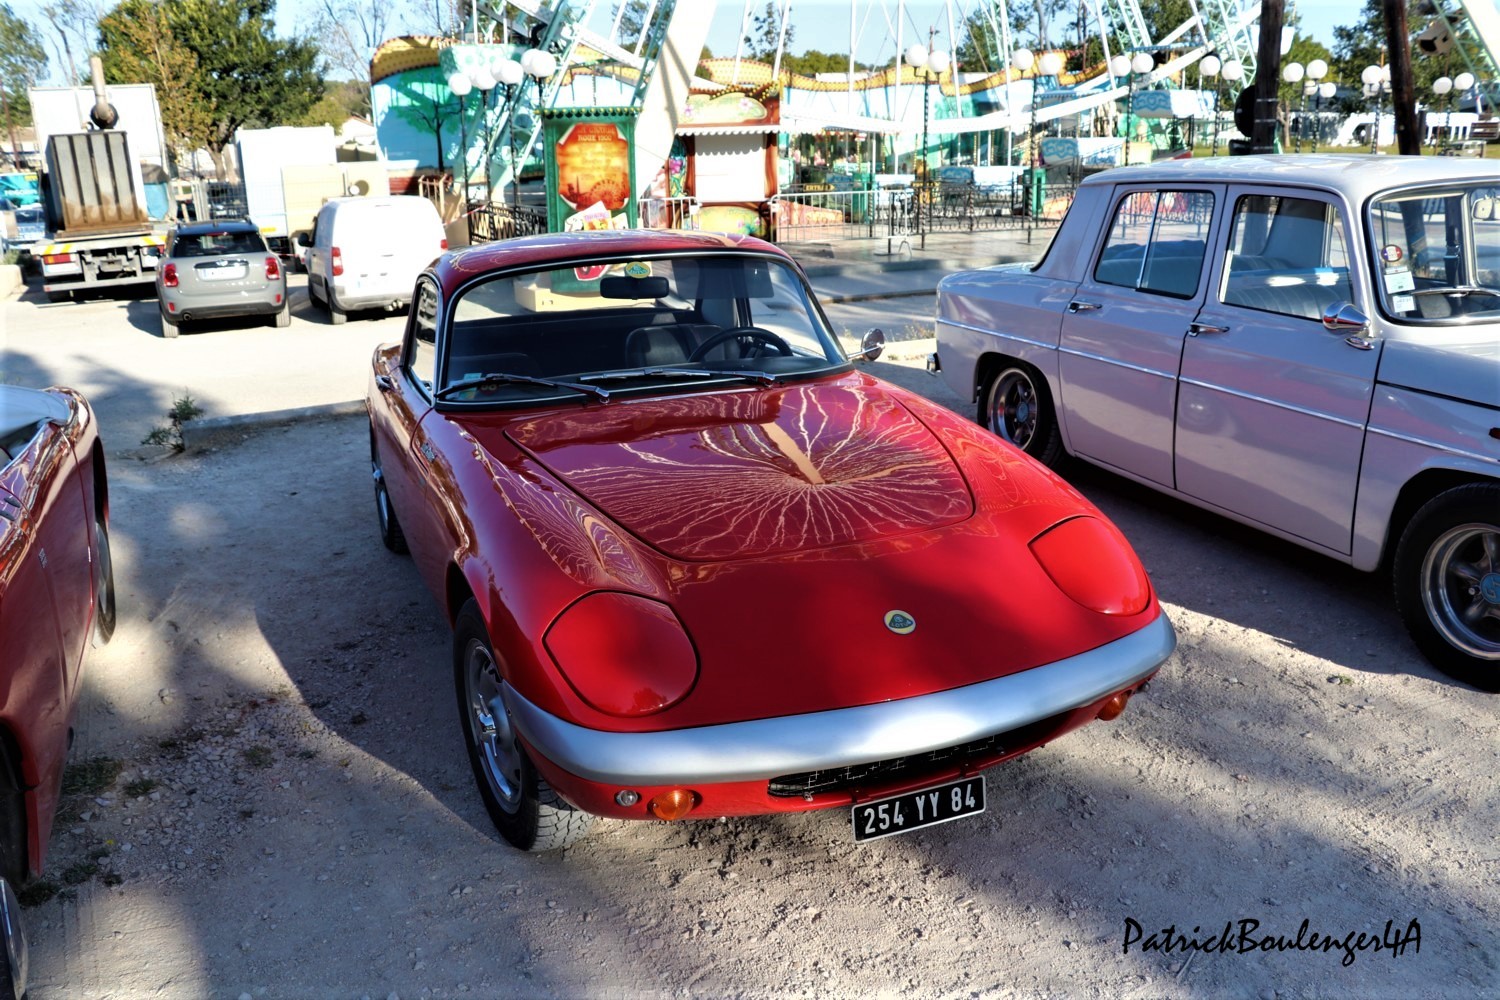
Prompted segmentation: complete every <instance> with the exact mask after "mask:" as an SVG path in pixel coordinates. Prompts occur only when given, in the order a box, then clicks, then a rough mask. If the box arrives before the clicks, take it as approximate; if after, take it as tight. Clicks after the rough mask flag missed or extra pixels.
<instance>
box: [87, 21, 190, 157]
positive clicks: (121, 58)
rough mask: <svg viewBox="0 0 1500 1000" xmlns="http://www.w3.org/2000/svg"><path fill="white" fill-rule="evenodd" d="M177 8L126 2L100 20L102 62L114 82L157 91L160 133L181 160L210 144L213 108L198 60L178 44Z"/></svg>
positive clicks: (106, 77)
mask: <svg viewBox="0 0 1500 1000" xmlns="http://www.w3.org/2000/svg"><path fill="white" fill-rule="evenodd" d="M174 11H175V8H173V7H172V6H171V5H169V4H164V3H162V4H158V3H153V2H151V0H124V2H123V3H121V4H120V5H119V6H118V7H116V8H115V9H114V10H112V11H110V12H109V13H108V14H107V15H105V16H104V17H103V18H101V19H100V21H99V41H100V47H101V50H102V52H101V56H100V58H101V59H102V60H103V62H104V77H105V79H106V80H107V81H110V82H112V83H149V84H152V85H153V86H155V87H156V99H157V105H158V106H159V107H160V108H161V123H162V131H163V132H165V133H166V139H167V144H168V145H169V146H171V147H172V151H173V154H174V155H175V156H176V157H177V159H178V160H179V161H180V160H183V159H186V158H188V157H191V156H192V154H193V152H194V151H195V150H197V149H200V148H201V147H203V146H204V145H206V144H207V143H208V139H209V135H210V132H211V130H212V126H213V111H214V108H213V105H212V103H211V102H210V101H209V100H208V99H207V98H206V97H205V96H204V95H203V93H202V91H201V87H199V85H198V81H199V77H200V75H201V74H200V73H199V66H198V57H197V55H196V54H195V53H193V52H192V51H191V50H190V49H188V48H187V47H186V46H185V45H183V44H182V42H181V41H180V40H179V39H178V37H177V35H176V33H175V32H174V30H173V24H172V21H171V16H172V14H173V13H174Z"/></svg>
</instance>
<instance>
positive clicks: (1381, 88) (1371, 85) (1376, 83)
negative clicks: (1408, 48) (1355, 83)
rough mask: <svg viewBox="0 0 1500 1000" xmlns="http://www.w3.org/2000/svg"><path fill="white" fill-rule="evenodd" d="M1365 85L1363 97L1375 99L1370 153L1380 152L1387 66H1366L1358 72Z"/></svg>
mask: <svg viewBox="0 0 1500 1000" xmlns="http://www.w3.org/2000/svg"><path fill="white" fill-rule="evenodd" d="M1359 78H1360V80H1361V81H1363V82H1364V85H1365V97H1367V98H1371V99H1373V100H1374V101H1375V124H1374V125H1372V126H1370V155H1372V156H1373V155H1375V154H1377V153H1379V152H1380V119H1381V116H1382V115H1383V114H1384V106H1383V98H1384V96H1385V92H1386V90H1388V89H1389V88H1390V85H1391V70H1390V67H1388V66H1366V67H1365V68H1364V70H1363V71H1362V72H1361V73H1360V74H1359Z"/></svg>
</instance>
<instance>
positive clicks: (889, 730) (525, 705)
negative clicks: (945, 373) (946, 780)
mask: <svg viewBox="0 0 1500 1000" xmlns="http://www.w3.org/2000/svg"><path fill="white" fill-rule="evenodd" d="M1176 647H1177V634H1176V632H1174V631H1173V629H1172V623H1171V622H1170V621H1168V620H1167V615H1166V612H1165V611H1163V612H1162V613H1161V614H1160V615H1158V616H1157V619H1156V620H1155V621H1153V622H1152V623H1151V624H1150V625H1147V626H1146V627H1145V628H1143V629H1141V630H1140V631H1138V632H1132V633H1131V634H1130V635H1127V636H1125V637H1124V638H1123V639H1116V640H1115V641H1114V642H1111V643H1108V644H1107V645H1104V646H1100V647H1099V648H1097V649H1091V650H1089V651H1088V652H1087V653H1080V654H1078V655H1077V656H1070V657H1068V658H1067V659H1065V660H1058V661H1057V662H1056V663H1049V664H1047V665H1045V666H1041V667H1034V668H1032V669H1030V670H1023V671H1021V672H1020V673H1016V674H1010V675H1009V676H1006V677H997V678H995V679H994V680H990V681H982V682H980V683H978V684H970V685H967V686H965V687H961V688H954V689H953V690H950V691H938V692H935V693H933V694H925V695H919V696H917V697H914V698H905V699H902V700H901V701H889V702H881V703H879V704H875V705H859V706H856V707H854V708H840V709H834V710H832V711H827V712H812V713H808V714H806V715H791V716H783V717H780V718H774V719H756V720H753V721H750V722H731V723H725V724H723V725H717V726H699V727H696V728H693V729H673V730H667V731H664V732H655V733H612V732H604V731H601V730H597V729H585V728H584V727H582V726H577V725H574V724H573V723H571V722H566V721H564V720H562V719H559V718H558V717H557V716H555V715H552V714H551V713H549V712H546V711H544V710H542V709H541V708H538V707H537V706H536V705H533V704H532V703H531V702H529V701H527V700H526V699H525V698H524V697H522V696H521V695H520V694H518V693H517V692H516V690H515V689H514V688H512V687H510V686H509V685H505V686H504V687H503V696H504V698H505V704H506V706H507V707H508V708H509V709H510V714H511V717H512V718H513V719H514V720H515V724H516V726H517V727H518V728H519V729H520V731H521V735H523V736H524V737H525V738H526V741H527V742H528V743H530V744H531V745H532V746H533V747H535V748H536V749H537V751H539V752H540V753H541V754H542V755H543V756H545V757H546V758H547V759H548V760H550V761H552V762H553V763H554V764H556V765H557V766H558V767H561V768H562V769H563V770H565V771H567V772H569V773H570V774H574V775H577V776H578V777H581V778H586V779H588V780H590V781H597V782H604V783H617V784H625V785H631V784H639V785H678V784H690V783H714V782H729V781H759V780H765V779H769V778H773V777H776V776H777V775H781V774H791V773H797V772H802V771H813V770H823V769H828V768H835V767H848V766H850V765H853V764H864V763H869V762H871V761H877V760H887V759H889V758H893V757H904V756H908V755H911V754H917V753H925V752H927V751H929V750H940V749H942V748H944V747H951V746H956V745H958V744H962V743H968V742H970V741H971V740H977V739H982V738H984V737H986V736H993V735H995V734H997V733H1004V732H1008V731H1010V730H1012V729H1018V728H1020V727H1022V726H1026V725H1029V724H1031V723H1033V722H1038V721H1040V720H1042V719H1046V718H1049V717H1051V716H1054V715H1057V714H1059V713H1061V712H1066V711H1069V710H1071V709H1074V708H1079V707H1081V706H1083V705H1088V704H1090V703H1092V702H1095V701H1098V700H1099V699H1100V698H1103V697H1104V696H1105V695H1108V694H1111V693H1112V692H1115V691H1120V690H1123V689H1125V688H1128V687H1131V686H1132V685H1134V684H1136V683H1138V682H1139V681H1141V680H1144V679H1145V678H1147V677H1149V676H1150V675H1151V674H1152V673H1153V672H1154V671H1155V670H1156V669H1157V668H1158V667H1160V666H1161V664H1162V663H1163V662H1164V661H1165V660H1166V659H1167V657H1169V656H1171V655H1172V651H1173V650H1174V649H1175V648H1176Z"/></svg>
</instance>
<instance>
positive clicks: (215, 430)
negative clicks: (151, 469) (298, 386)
mask: <svg viewBox="0 0 1500 1000" xmlns="http://www.w3.org/2000/svg"><path fill="white" fill-rule="evenodd" d="M364 412H365V401H364V399H362V398H361V399H349V400H344V401H342V402H338V403H319V404H318V405H317V406H303V407H298V408H296V409H292V410H270V411H267V412H264V413H242V414H235V415H232V416H227V417H209V418H208V419H207V420H190V421H188V422H187V423H186V424H183V426H182V450H183V451H184V452H189V451H203V450H204V449H206V448H210V447H212V446H214V445H215V444H220V443H223V442H225V441H227V440H229V439H230V438H237V437H241V436H243V435H244V434H245V433H246V432H250V431H259V430H266V429H269V428H272V427H283V426H286V425H288V424H303V423H316V422H317V421H320V420H333V419H336V418H338V417H352V416H355V415H357V414H361V413H364Z"/></svg>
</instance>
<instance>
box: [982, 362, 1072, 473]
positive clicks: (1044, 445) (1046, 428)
mask: <svg viewBox="0 0 1500 1000" xmlns="http://www.w3.org/2000/svg"><path fill="white" fill-rule="evenodd" d="M983 422H984V425H985V426H986V427H988V428H989V429H990V430H992V431H994V432H995V433H996V434H998V435H1000V437H1002V438H1004V439H1005V440H1007V441H1009V442H1010V443H1011V444H1013V445H1015V446H1016V447H1017V448H1020V449H1021V450H1022V451H1024V452H1025V453H1026V454H1028V455H1030V456H1031V457H1032V458H1034V459H1036V460H1037V461H1039V462H1041V463H1042V464H1044V465H1053V466H1055V465H1056V464H1057V463H1058V461H1059V460H1060V459H1061V458H1062V453H1063V452H1062V438H1061V435H1060V434H1059V433H1058V428H1057V418H1056V417H1055V416H1054V415H1053V412H1052V402H1051V400H1050V399H1049V398H1048V397H1047V395H1046V386H1045V383H1042V382H1041V380H1040V378H1039V377H1037V376H1035V375H1034V374H1033V372H1032V371H1031V369H1029V368H1025V367H1021V366H1019V365H1017V366H1016V367H1013V368H1005V369H1003V370H1002V371H1001V372H1000V373H999V374H998V375H996V376H995V377H994V378H993V379H992V380H991V381H990V386H989V392H988V393H987V395H986V398H985V407H984V421H983Z"/></svg>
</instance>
